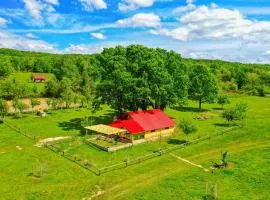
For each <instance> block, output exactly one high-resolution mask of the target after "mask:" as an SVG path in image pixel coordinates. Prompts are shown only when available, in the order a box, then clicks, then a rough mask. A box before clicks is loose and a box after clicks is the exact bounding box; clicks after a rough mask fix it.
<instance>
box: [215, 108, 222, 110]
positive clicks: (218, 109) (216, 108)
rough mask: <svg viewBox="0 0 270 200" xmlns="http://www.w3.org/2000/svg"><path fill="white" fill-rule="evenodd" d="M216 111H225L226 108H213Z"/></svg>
mask: <svg viewBox="0 0 270 200" xmlns="http://www.w3.org/2000/svg"><path fill="white" fill-rule="evenodd" d="M213 109H214V110H224V108H213Z"/></svg>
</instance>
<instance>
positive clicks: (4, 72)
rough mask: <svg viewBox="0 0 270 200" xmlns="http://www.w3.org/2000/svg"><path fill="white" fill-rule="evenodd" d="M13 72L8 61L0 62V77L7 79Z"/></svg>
mask: <svg viewBox="0 0 270 200" xmlns="http://www.w3.org/2000/svg"><path fill="white" fill-rule="evenodd" d="M12 72H13V67H12V64H11V62H10V61H9V60H8V59H5V58H4V59H2V60H0V77H1V76H3V77H7V76H9V75H10V74H11V73H12Z"/></svg>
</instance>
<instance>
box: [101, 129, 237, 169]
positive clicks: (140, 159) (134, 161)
mask: <svg viewBox="0 0 270 200" xmlns="http://www.w3.org/2000/svg"><path fill="white" fill-rule="evenodd" d="M239 127H240V126H235V127H230V128H228V129H225V130H222V131H219V132H216V133H215V134H213V135H211V136H210V135H207V136H204V137H201V138H198V139H195V140H192V141H189V142H186V143H183V144H180V145H177V146H174V147H170V148H166V149H160V150H158V151H157V152H154V153H150V154H147V155H143V156H139V157H136V158H135V159H131V160H125V161H123V162H120V163H117V164H114V165H109V166H105V167H101V168H99V172H100V174H103V173H106V172H110V171H114V170H117V169H121V168H125V167H128V166H131V165H134V164H138V163H141V162H143V161H146V160H149V159H152V158H154V157H158V156H162V155H163V154H167V153H170V152H172V151H175V150H179V149H182V148H185V147H186V146H187V145H191V144H197V143H199V142H202V141H205V140H208V139H211V138H214V137H217V136H220V135H224V134H225V133H228V132H230V131H232V130H234V129H236V128H239Z"/></svg>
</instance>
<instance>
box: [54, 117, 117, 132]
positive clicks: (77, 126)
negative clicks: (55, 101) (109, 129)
mask: <svg viewBox="0 0 270 200" xmlns="http://www.w3.org/2000/svg"><path fill="white" fill-rule="evenodd" d="M114 116H115V113H114V112H109V113H106V114H105V115H102V116H89V117H88V122H89V125H91V124H93V125H94V124H106V123H109V122H111V121H112V119H113V117H114ZM84 120H85V118H84V117H82V118H74V119H71V120H69V121H65V122H60V123H58V126H59V127H61V128H62V129H63V130H64V131H74V130H77V131H79V135H84V134H85V128H84V125H83V123H84Z"/></svg>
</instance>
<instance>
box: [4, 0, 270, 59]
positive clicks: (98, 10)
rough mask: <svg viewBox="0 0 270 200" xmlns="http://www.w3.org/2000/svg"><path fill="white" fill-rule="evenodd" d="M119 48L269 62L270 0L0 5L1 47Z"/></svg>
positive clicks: (33, 0)
mask: <svg viewBox="0 0 270 200" xmlns="http://www.w3.org/2000/svg"><path fill="white" fill-rule="evenodd" d="M118 44H119V45H124V46H126V45H129V44H143V45H147V46H149V47H161V48H165V49H168V50H175V51H177V52H179V53H181V54H182V55H183V56H184V57H191V58H208V59H223V60H229V61H239V62H254V63H270V0H226V1H225V0H216V1H211V0H8V1H6V0H5V1H4V0H2V1H0V47H5V48H14V49H19V50H30V51H42V52H52V53H96V52H101V51H102V49H103V48H106V47H113V46H115V45H118Z"/></svg>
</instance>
